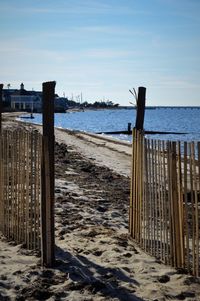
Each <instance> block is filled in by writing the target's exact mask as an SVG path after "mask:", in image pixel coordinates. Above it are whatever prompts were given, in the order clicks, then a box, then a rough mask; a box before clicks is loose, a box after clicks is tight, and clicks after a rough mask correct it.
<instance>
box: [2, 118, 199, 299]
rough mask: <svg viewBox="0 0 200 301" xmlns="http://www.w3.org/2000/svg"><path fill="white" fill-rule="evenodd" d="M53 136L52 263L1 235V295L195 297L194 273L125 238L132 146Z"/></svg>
mask: <svg viewBox="0 0 200 301" xmlns="http://www.w3.org/2000/svg"><path fill="white" fill-rule="evenodd" d="M6 124H7V126H8V125H10V126H12V127H13V126H19V125H17V123H15V122H11V121H9V122H7V123H6ZM4 126H5V124H4ZM20 126H22V125H21V124H20ZM37 128H38V129H39V130H40V127H39V126H37ZM56 141H57V143H56V148H55V150H56V151H55V164H56V168H55V169H56V188H55V221H56V224H55V226H56V264H55V268H54V269H45V268H42V267H41V266H40V258H39V255H38V254H35V253H34V252H32V251H28V250H25V249H23V247H22V246H20V245H18V246H16V245H14V244H13V243H12V242H10V243H8V242H6V240H5V238H3V237H2V236H1V237H0V300H22V301H23V300H69V301H79V300H80V301H83V300H85V301H86V300H87V301H89V300H90V301H91V300H96V301H103V300H104V301H105V300H106V301H107V300H108V301H109V300H113V301H114V300H124V301H129V300H159V301H163V300H188V301H189V300H190V301H195V300H200V279H199V278H194V277H192V276H190V275H186V274H182V273H181V271H177V270H175V269H173V268H171V267H169V266H165V265H163V264H161V263H160V262H159V261H157V260H156V259H155V258H153V257H151V256H149V255H147V254H145V253H144V252H143V251H142V250H140V249H139V248H138V247H137V245H136V244H135V243H134V242H133V241H132V240H131V239H129V236H128V202H129V183H130V179H129V175H130V165H131V156H130V155H131V147H130V145H129V144H128V143H115V142H113V141H112V139H111V140H110V139H102V137H100V139H99V138H98V137H96V136H93V135H87V134H81V133H77V132H70V131H62V130H59V129H57V130H56Z"/></svg>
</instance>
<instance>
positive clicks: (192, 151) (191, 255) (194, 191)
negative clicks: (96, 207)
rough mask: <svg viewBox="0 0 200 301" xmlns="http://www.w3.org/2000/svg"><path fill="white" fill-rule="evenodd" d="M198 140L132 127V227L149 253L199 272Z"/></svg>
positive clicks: (197, 274) (130, 229) (194, 272)
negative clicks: (166, 137)
mask: <svg viewBox="0 0 200 301" xmlns="http://www.w3.org/2000/svg"><path fill="white" fill-rule="evenodd" d="M199 226H200V142H180V141H176V142H174V141H160V140H152V139H146V138H144V135H143V133H142V132H140V131H136V130H133V160H132V179H131V196H130V216H129V231H130V235H131V236H132V238H133V239H135V241H136V242H137V243H138V245H139V246H140V247H141V248H143V249H144V250H145V251H146V252H147V253H149V254H151V255H153V256H155V257H156V258H158V259H160V260H161V261H162V262H164V263H165V264H168V265H171V266H174V267H176V268H183V269H185V270H187V271H188V272H189V273H191V274H193V275H195V276H199V275H200V259H199V256H200V229H199Z"/></svg>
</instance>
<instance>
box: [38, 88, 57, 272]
mask: <svg viewBox="0 0 200 301" xmlns="http://www.w3.org/2000/svg"><path fill="white" fill-rule="evenodd" d="M55 85H56V82H46V83H43V85H42V89H43V94H42V97H43V141H42V168H41V182H42V188H41V189H42V192H41V194H42V196H41V227H42V238H41V251H42V254H41V255H42V264H43V265H45V266H47V267H51V266H52V265H53V264H54V261H55V234H54V186H55V183H54V182H55V177H54V141H55V137H54V95H55Z"/></svg>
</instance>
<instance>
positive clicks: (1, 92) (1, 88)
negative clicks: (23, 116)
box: [0, 84, 3, 133]
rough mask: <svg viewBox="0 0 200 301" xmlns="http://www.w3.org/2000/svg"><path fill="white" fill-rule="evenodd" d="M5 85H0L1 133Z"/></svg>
mask: <svg viewBox="0 0 200 301" xmlns="http://www.w3.org/2000/svg"><path fill="white" fill-rule="evenodd" d="M2 102H3V84H0V133H1V122H2V116H1V114H2V107H3V103H2Z"/></svg>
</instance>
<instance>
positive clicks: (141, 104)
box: [135, 87, 146, 130]
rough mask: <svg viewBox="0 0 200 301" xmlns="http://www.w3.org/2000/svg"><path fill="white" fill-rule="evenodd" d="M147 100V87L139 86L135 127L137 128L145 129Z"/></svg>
mask: <svg viewBox="0 0 200 301" xmlns="http://www.w3.org/2000/svg"><path fill="white" fill-rule="evenodd" d="M145 102H146V88H144V87H139V88H138V99H137V114H136V122H135V128H136V130H143V127H144V114H145Z"/></svg>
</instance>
